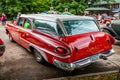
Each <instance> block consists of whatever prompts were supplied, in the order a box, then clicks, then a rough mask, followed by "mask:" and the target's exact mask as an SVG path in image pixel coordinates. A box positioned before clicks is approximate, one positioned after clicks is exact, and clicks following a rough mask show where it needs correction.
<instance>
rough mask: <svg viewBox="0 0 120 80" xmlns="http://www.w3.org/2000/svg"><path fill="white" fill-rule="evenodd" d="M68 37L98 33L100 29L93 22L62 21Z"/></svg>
mask: <svg viewBox="0 0 120 80" xmlns="http://www.w3.org/2000/svg"><path fill="white" fill-rule="evenodd" d="M62 23H63V25H64V27H65V29H66V31H67V33H68V35H75V34H82V33H88V32H97V31H99V28H98V27H97V25H96V23H95V22H94V21H93V20H69V21H62Z"/></svg>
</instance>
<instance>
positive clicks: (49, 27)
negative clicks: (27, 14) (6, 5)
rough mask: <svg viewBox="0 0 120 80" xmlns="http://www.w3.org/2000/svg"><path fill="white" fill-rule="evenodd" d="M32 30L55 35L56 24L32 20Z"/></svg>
mask: <svg viewBox="0 0 120 80" xmlns="http://www.w3.org/2000/svg"><path fill="white" fill-rule="evenodd" d="M33 24H34V28H36V29H38V30H40V31H42V32H44V33H48V34H55V35H56V34H57V32H56V23H55V22H50V21H44V20H34V22H33Z"/></svg>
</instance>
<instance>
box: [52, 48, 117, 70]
mask: <svg viewBox="0 0 120 80" xmlns="http://www.w3.org/2000/svg"><path fill="white" fill-rule="evenodd" d="M114 53H115V51H114V50H113V49H110V50H108V51H105V52H102V53H99V54H96V55H93V56H90V57H87V58H84V59H80V60H78V61H75V62H72V63H65V62H61V61H59V60H56V59H55V60H54V62H53V63H54V65H55V66H56V67H58V68H60V69H63V70H66V71H72V70H74V69H77V68H82V67H85V66H88V65H89V64H91V63H93V62H95V61H96V60H98V59H100V57H101V56H102V57H108V56H110V55H112V54H114Z"/></svg>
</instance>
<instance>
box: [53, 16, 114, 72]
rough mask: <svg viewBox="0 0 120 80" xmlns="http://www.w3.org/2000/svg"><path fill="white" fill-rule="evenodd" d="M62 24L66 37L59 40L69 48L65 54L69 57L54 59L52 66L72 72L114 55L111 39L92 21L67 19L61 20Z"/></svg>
mask: <svg viewBox="0 0 120 80" xmlns="http://www.w3.org/2000/svg"><path fill="white" fill-rule="evenodd" d="M62 23H63V26H64V29H65V31H66V33H67V36H65V37H63V38H64V39H61V40H63V41H62V42H64V43H65V44H67V45H68V46H69V48H70V49H69V50H68V51H69V52H68V51H67V52H68V53H70V54H68V55H70V56H69V57H67V58H66V59H62V58H57V59H54V65H56V66H57V67H59V68H61V69H63V70H68V71H72V70H74V69H76V68H81V67H85V66H87V65H89V64H91V63H93V62H95V61H96V60H98V59H100V58H106V57H108V56H110V55H112V54H114V50H113V49H112V44H113V43H114V39H113V37H112V36H110V35H109V34H106V33H104V32H101V31H100V29H99V27H98V26H97V24H96V22H95V21H94V20H93V19H88V18H87V19H86V18H85V19H83V18H82V19H80V20H79V19H78V18H77V19H75V20H73V19H72V20H70V19H69V20H63V21H62Z"/></svg>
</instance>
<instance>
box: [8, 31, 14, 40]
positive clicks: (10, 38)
mask: <svg viewBox="0 0 120 80" xmlns="http://www.w3.org/2000/svg"><path fill="white" fill-rule="evenodd" d="M9 40H10V41H11V42H14V40H13V38H12V36H11V34H10V33H9Z"/></svg>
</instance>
